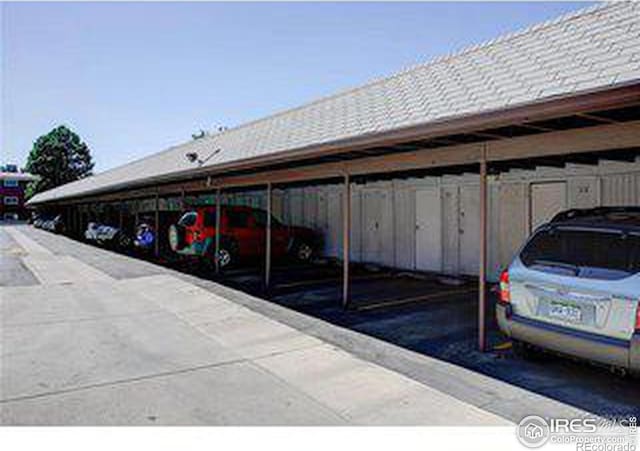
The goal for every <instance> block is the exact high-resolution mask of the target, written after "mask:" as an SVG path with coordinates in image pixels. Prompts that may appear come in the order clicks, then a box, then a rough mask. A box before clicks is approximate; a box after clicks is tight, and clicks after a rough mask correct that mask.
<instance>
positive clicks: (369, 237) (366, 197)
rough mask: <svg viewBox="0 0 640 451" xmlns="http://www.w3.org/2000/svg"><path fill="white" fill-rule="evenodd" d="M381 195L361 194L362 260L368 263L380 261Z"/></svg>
mask: <svg viewBox="0 0 640 451" xmlns="http://www.w3.org/2000/svg"><path fill="white" fill-rule="evenodd" d="M381 226H382V193H381V192H379V191H364V192H363V193H362V260H363V261H365V262H369V263H380V262H381V261H382V233H381V229H382V227H381Z"/></svg>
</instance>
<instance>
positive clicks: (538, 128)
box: [226, 105, 640, 189]
mask: <svg viewBox="0 0 640 451" xmlns="http://www.w3.org/2000/svg"><path fill="white" fill-rule="evenodd" d="M636 120H640V105H633V106H626V107H622V108H615V109H607V110H599V111H593V112H589V113H581V114H575V115H570V116H561V117H556V118H551V119H545V120H538V121H531V122H521V123H518V124H512V125H508V126H502V127H497V128H487V129H481V130H478V131H473V132H468V133H456V134H451V135H444V136H440V137H437V138H432V139H426V140H420V141H415V140H414V141H407V142H404V143H399V144H393V145H389V146H376V147H370V148H367V149H361V150H357V151H351V152H345V153H341V154H333V155H328V156H324V157H319V158H310V159H305V160H298V161H294V162H287V163H280V164H273V165H268V166H264V167H261V168H260V172H263V171H264V172H267V171H275V170H279V169H292V168H301V167H305V166H314V165H319V164H323V163H332V162H339V161H353V160H358V159H360V158H366V157H372V156H383V155H389V154H398V153H403V152H415V151H417V150H424V149H436V148H444V147H450V146H457V145H460V144H472V143H481V142H490V141H496V140H504V139H510V138H519V137H524V136H530V135H538V134H542V133H550V132H554V131H567V130H572V129H583V128H588V127H593V126H597V125H605V124H613V123H624V122H631V121H636ZM637 154H638V152H637V149H620V150H605V151H602V152H590V153H585V154H573V155H564V156H557V157H541V158H528V159H522V160H509V161H501V162H494V163H491V165H490V172H491V173H493V174H496V173H500V172H505V171H509V170H511V169H534V168H535V167H537V166H552V167H564V166H566V165H567V164H568V163H576V164H597V163H598V161H599V160H618V161H634V159H635V156H636V155H637ZM478 171H479V165H478V164H465V165H456V166H447V167H437V168H428V169H416V170H410V171H402V172H390V173H384V174H382V173H373V174H370V175H367V176H358V177H354V178H353V181H355V182H362V181H365V180H389V179H394V178H409V177H425V176H436V177H437V176H442V175H447V174H452V175H459V174H463V173H467V172H469V173H478ZM255 173H256V170H255V169H251V170H249V169H247V170H240V171H231V172H229V173H227V174H226V175H228V176H239V175H247V174H255ZM336 180H337V179H336ZM336 180H333V178H332V179H331V180H308V181H305V182H296V183H294V184H292V185H300V186H302V185H310V184H329V183H335V182H336ZM243 189H246V187H245V188H243Z"/></svg>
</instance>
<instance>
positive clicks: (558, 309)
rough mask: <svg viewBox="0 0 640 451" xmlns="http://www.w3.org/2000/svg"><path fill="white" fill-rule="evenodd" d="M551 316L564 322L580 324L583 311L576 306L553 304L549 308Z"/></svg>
mask: <svg viewBox="0 0 640 451" xmlns="http://www.w3.org/2000/svg"><path fill="white" fill-rule="evenodd" d="M549 316H550V317H552V318H557V319H561V320H563V321H569V322H572V323H579V322H581V321H582V310H581V309H580V307H576V306H575V305H569V304H562V303H560V302H552V303H551V306H550V308H549Z"/></svg>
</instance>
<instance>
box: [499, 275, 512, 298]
mask: <svg viewBox="0 0 640 451" xmlns="http://www.w3.org/2000/svg"><path fill="white" fill-rule="evenodd" d="M500 302H502V303H503V304H508V303H510V302H511V290H510V289H509V271H508V270H506V269H505V270H504V271H502V274H500Z"/></svg>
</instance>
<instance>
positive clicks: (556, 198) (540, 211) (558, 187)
mask: <svg viewBox="0 0 640 451" xmlns="http://www.w3.org/2000/svg"><path fill="white" fill-rule="evenodd" d="M566 209H567V184H566V183H565V182H548V183H534V184H532V185H531V221H530V223H531V225H530V230H531V231H532V232H533V231H534V230H535V229H536V228H537V227H538V226H540V225H542V224H544V223H545V222H548V221H549V220H551V218H553V217H554V216H555V215H556V214H557V213H559V212H561V211H563V210H566Z"/></svg>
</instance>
